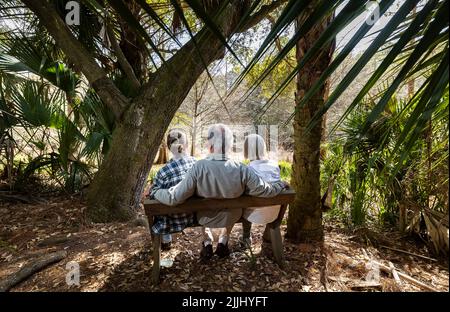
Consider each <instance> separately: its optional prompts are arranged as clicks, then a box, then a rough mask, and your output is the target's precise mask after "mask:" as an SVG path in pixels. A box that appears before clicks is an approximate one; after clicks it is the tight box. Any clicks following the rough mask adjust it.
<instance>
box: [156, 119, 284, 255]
mask: <svg viewBox="0 0 450 312" xmlns="http://www.w3.org/2000/svg"><path fill="white" fill-rule="evenodd" d="M232 146H233V133H232V131H231V129H230V128H228V127H227V126H225V125H223V124H215V125H212V126H211V127H210V128H209V129H208V142H207V147H208V149H209V155H208V156H207V157H206V158H205V159H202V160H199V161H197V162H196V163H195V164H194V166H192V168H191V169H190V170H189V171H188V172H187V173H186V175H185V177H184V179H183V180H182V181H181V182H180V183H178V184H177V185H176V186H173V187H171V188H169V189H160V190H158V191H157V192H156V193H155V194H154V195H153V196H154V197H155V199H157V200H158V201H160V202H161V203H163V204H165V205H169V206H175V205H178V204H181V203H183V202H184V201H185V200H186V199H188V198H189V197H191V196H192V195H194V194H195V195H197V196H200V197H204V198H237V197H239V196H241V195H242V194H244V193H245V194H248V195H251V196H257V197H274V196H276V195H278V194H279V193H280V192H281V191H282V190H283V189H284V188H286V184H285V183H283V182H281V181H278V182H274V183H268V182H265V181H264V180H263V179H261V178H260V177H259V176H258V175H257V174H256V173H255V172H254V171H253V170H252V169H250V168H248V167H247V166H246V165H244V164H242V163H239V162H237V161H234V160H231V159H229V154H230V152H231V149H232ZM241 216H242V209H222V210H220V211H199V212H198V213H197V221H198V223H199V224H200V225H202V226H203V228H202V231H203V243H202V250H201V253H200V256H201V258H202V259H203V260H208V259H211V258H212V256H213V249H212V243H213V241H214V237H213V236H212V234H211V231H210V229H209V228H222V231H221V234H220V236H219V240H218V244H217V248H216V254H217V255H218V256H219V257H221V258H222V257H226V256H228V255H229V254H230V250H229V248H228V238H229V235H230V233H231V230H232V228H233V226H234V224H235V223H236V222H237V221H238V220H239V219H240V217H241Z"/></svg>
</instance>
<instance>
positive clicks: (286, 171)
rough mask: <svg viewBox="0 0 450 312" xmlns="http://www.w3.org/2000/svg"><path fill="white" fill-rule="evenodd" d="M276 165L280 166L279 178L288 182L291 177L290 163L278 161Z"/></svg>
mask: <svg viewBox="0 0 450 312" xmlns="http://www.w3.org/2000/svg"><path fill="white" fill-rule="evenodd" d="M278 165H279V166H280V176H281V180H282V181H285V182H288V183H289V182H290V181H291V177H292V164H291V163H290V162H287V161H279V162H278Z"/></svg>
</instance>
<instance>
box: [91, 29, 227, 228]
mask: <svg viewBox="0 0 450 312" xmlns="http://www.w3.org/2000/svg"><path fill="white" fill-rule="evenodd" d="M196 38H197V48H198V49H199V50H200V53H201V55H202V57H203V60H204V61H205V62H206V63H207V64H210V63H212V62H213V61H214V60H216V59H218V58H220V57H221V56H222V55H223V53H224V50H223V46H222V44H221V42H220V40H219V39H218V38H217V37H216V36H214V35H213V34H212V33H210V32H209V31H208V30H205V31H202V32H201V34H199V35H197V36H196ZM198 38H201V39H198ZM198 52H199V51H197V50H196V48H195V47H194V44H193V42H189V43H187V44H186V45H185V46H183V48H181V50H180V51H179V52H178V53H177V54H176V55H175V56H174V57H172V59H170V60H169V61H168V62H167V65H163V66H164V68H162V69H161V70H160V71H158V72H157V74H156V75H155V77H153V79H152V81H150V82H149V84H148V85H147V86H144V89H143V91H142V92H141V94H140V95H139V96H138V97H136V99H135V100H134V101H133V102H132V103H131V107H130V108H129V109H128V111H127V112H126V113H125V114H124V121H123V122H121V123H120V124H119V125H118V126H117V128H116V130H115V131H114V133H113V141H112V144H111V149H110V151H109V152H108V155H107V156H106V158H105V159H104V161H103V163H102V165H101V167H100V169H99V171H98V172H97V175H96V177H95V179H94V181H93V182H92V183H91V185H90V190H89V194H88V210H87V213H88V216H89V217H90V219H91V220H93V221H94V222H105V221H112V220H117V221H125V220H129V219H130V218H132V217H134V216H135V214H136V211H137V208H138V206H139V203H140V197H141V193H142V191H143V187H144V184H145V182H146V179H147V176H148V173H149V171H150V168H151V166H152V164H153V160H154V159H155V156H156V153H157V150H158V147H159V145H160V143H161V141H162V140H163V136H164V133H165V131H166V129H167V127H168V126H169V124H170V122H171V120H172V118H173V116H174V115H175V112H176V111H177V109H178V108H179V106H180V105H181V103H182V102H183V100H184V98H185V97H186V96H187V93H188V92H189V90H190V89H191V87H192V86H193V85H194V83H195V82H196V80H197V78H198V77H199V76H200V75H201V73H202V72H203V70H204V67H203V65H202V62H201V60H200V58H199V53H198ZM161 103H164V105H161Z"/></svg>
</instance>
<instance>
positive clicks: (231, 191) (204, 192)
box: [154, 154, 285, 206]
mask: <svg viewBox="0 0 450 312" xmlns="http://www.w3.org/2000/svg"><path fill="white" fill-rule="evenodd" d="M284 187H285V185H284V183H283V182H275V183H267V182H265V181H264V180H262V179H261V178H260V177H259V176H258V175H257V174H256V173H255V172H254V171H253V170H252V169H251V168H248V167H247V166H246V165H244V164H241V163H239V162H236V161H233V160H230V159H227V158H224V157H223V155H216V154H212V155H210V156H208V157H207V158H205V159H202V160H199V161H197V162H196V163H195V165H194V166H193V167H192V168H191V169H190V170H189V171H188V172H187V174H186V176H185V178H184V179H183V181H181V182H180V183H178V184H177V185H175V186H173V187H171V188H169V189H160V190H158V191H157V192H156V193H155V194H154V196H155V198H156V199H157V200H158V201H159V202H161V203H163V204H165V205H169V206H175V205H178V204H181V203H183V202H184V201H185V200H186V199H188V198H189V197H191V196H192V195H194V194H196V195H197V196H200V197H204V198H236V197H239V196H241V195H242V194H244V193H245V194H248V195H251V196H257V197H274V196H276V195H278V194H279V193H280V192H281V191H282V190H283V189H284Z"/></svg>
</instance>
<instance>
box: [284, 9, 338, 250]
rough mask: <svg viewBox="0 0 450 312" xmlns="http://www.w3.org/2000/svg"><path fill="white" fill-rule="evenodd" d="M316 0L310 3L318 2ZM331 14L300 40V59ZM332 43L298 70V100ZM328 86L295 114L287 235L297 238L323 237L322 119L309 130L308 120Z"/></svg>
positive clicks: (323, 65) (315, 76) (327, 58)
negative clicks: (292, 200) (290, 199)
mask: <svg viewBox="0 0 450 312" xmlns="http://www.w3.org/2000/svg"><path fill="white" fill-rule="evenodd" d="M316 2H317V1H313V2H312V4H311V7H313V6H314V5H315V4H316ZM306 15H307V14H305V15H302V16H300V17H299V18H298V20H297V24H298V25H301V22H302V21H303V20H304V18H305V17H306ZM331 19H332V17H329V18H327V19H325V20H324V21H322V22H321V23H318V24H317V25H316V26H315V27H314V28H313V29H311V31H310V32H309V33H308V34H307V35H306V36H305V37H304V38H302V39H301V40H300V41H299V42H298V43H297V60H301V59H302V58H303V56H304V55H305V53H306V52H307V51H308V50H309V49H310V48H311V47H312V45H313V44H314V42H315V41H316V40H317V39H318V38H319V36H320V35H321V34H322V32H323V31H324V30H325V29H326V27H327V25H328V23H329V22H330V21H331ZM332 50H333V47H332V45H330V47H329V49H324V50H323V51H321V53H319V54H318V55H317V57H316V58H315V59H313V60H311V61H309V62H308V64H307V65H306V66H305V67H304V68H303V70H302V71H301V72H299V74H298V76H297V94H296V103H299V101H300V100H301V98H302V96H303V95H304V94H305V93H306V92H307V91H308V90H309V89H310V88H311V87H312V86H313V85H314V83H315V82H316V81H317V79H318V78H319V77H320V75H321V73H322V72H323V71H324V70H325V69H326V68H327V66H328V65H329V63H330V61H331V54H332ZM327 90H328V86H327V85H324V86H323V87H322V88H321V89H320V90H319V91H318V92H317V93H316V94H315V95H314V96H313V97H312V98H311V99H310V100H309V101H307V102H306V103H305V105H304V106H303V107H300V108H298V109H296V112H295V118H294V142H295V143H294V144H295V147H294V161H293V166H292V168H293V175H292V181H291V183H292V186H293V187H294V188H295V190H296V197H295V201H294V203H293V205H291V206H290V207H289V216H288V225H287V233H286V237H287V238H289V239H291V240H293V241H296V242H303V241H314V240H321V239H322V237H323V229H322V209H321V194H320V143H321V138H322V132H323V131H322V125H323V120H319V122H317V123H316V125H315V126H314V127H313V128H312V129H311V130H310V131H306V128H307V126H308V124H309V122H310V121H311V120H312V118H313V116H314V115H315V113H316V112H318V111H319V110H320V109H321V108H322V106H323V104H324V100H325V99H326V96H327Z"/></svg>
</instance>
